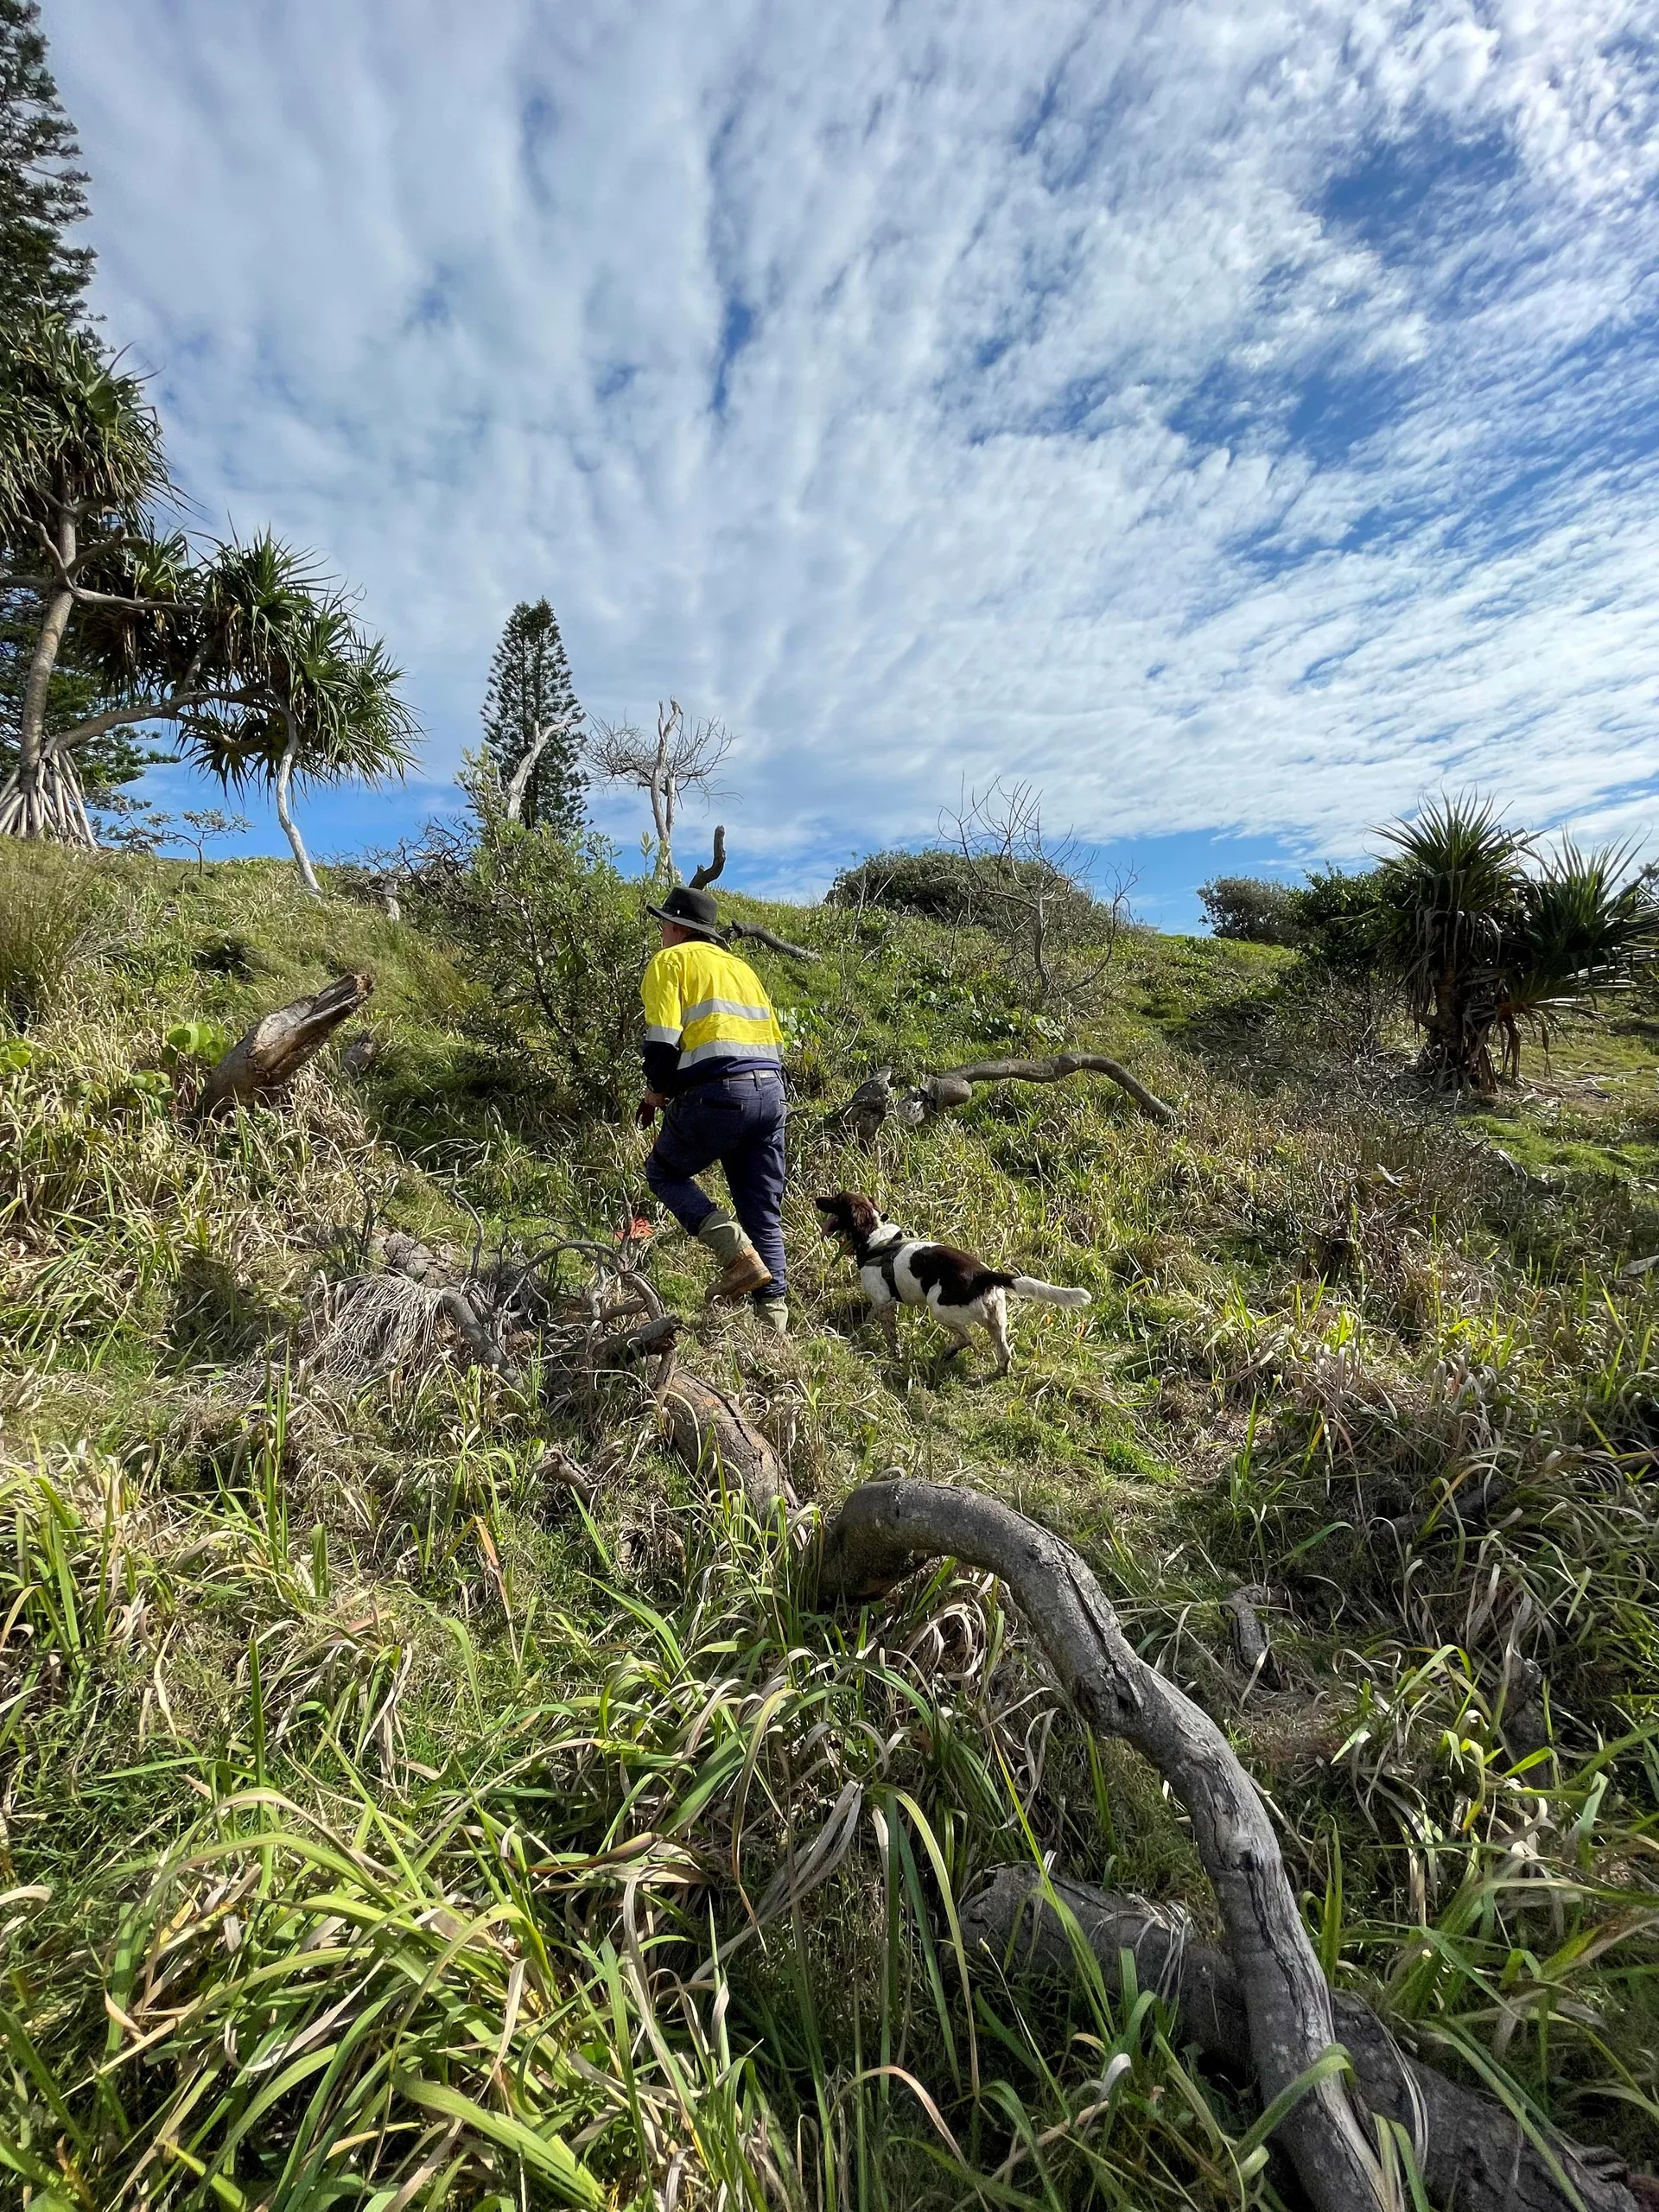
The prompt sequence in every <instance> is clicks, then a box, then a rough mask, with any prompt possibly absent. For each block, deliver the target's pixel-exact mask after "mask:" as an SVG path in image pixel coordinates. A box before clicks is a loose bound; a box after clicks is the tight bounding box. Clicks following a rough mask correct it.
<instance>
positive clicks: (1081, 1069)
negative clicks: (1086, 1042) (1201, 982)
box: [899, 1052, 1175, 1125]
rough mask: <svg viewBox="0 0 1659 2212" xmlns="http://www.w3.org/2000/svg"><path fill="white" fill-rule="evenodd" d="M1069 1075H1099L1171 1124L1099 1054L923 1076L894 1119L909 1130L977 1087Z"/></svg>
mask: <svg viewBox="0 0 1659 2212" xmlns="http://www.w3.org/2000/svg"><path fill="white" fill-rule="evenodd" d="M1071 1075H1103V1076H1104V1077H1106V1078H1107V1080H1108V1081H1109V1082H1110V1083H1115V1084H1116V1085H1117V1087H1118V1089H1119V1090H1124V1091H1127V1092H1128V1095H1129V1096H1130V1097H1131V1098H1133V1099H1134V1101H1135V1104H1136V1105H1137V1106H1138V1107H1139V1108H1140V1109H1141V1112H1142V1113H1143V1114H1145V1115H1147V1116H1149V1117H1150V1118H1151V1119H1152V1120H1153V1121H1154V1122H1165V1123H1166V1124H1167V1123H1169V1122H1173V1121H1174V1119H1175V1109H1174V1108H1173V1106H1170V1105H1167V1104H1166V1103H1165V1101H1164V1100H1163V1099H1161V1098H1160V1097H1159V1096H1157V1094H1156V1093H1155V1092H1154V1091H1151V1090H1147V1086H1146V1084H1144V1083H1142V1082H1141V1079H1140V1077H1138V1076H1134V1075H1131V1074H1130V1073H1129V1071H1128V1068H1126V1067H1125V1066H1124V1065H1123V1063H1122V1061H1121V1060H1109V1059H1108V1058H1106V1056H1105V1054H1104V1053H1103V1052H1053V1053H1051V1054H1050V1056H1049V1057H1048V1058H1046V1059H1043V1060H975V1061H972V1062H971V1063H970V1064H969V1065H968V1066H967V1067H965V1068H951V1069H950V1070H949V1071H948V1072H946V1073H945V1074H944V1075H935V1076H924V1077H922V1080H921V1081H920V1082H919V1083H918V1084H917V1085H916V1086H915V1088H914V1089H913V1090H912V1091H911V1092H910V1093H909V1095H908V1096H907V1097H906V1099H905V1100H904V1101H903V1102H902V1103H901V1104H900V1107H899V1118H900V1120H902V1121H906V1122H911V1123H912V1125H913V1124H914V1123H916V1122H925V1121H926V1120H928V1119H929V1118H930V1117H931V1116H932V1115H934V1114H939V1113H944V1112H946V1111H948V1110H949V1109H950V1108H952V1107H955V1106H965V1105H966V1104H967V1103H968V1101H969V1099H970V1098H971V1097H972V1096H973V1095H974V1085H975V1084H978V1083H1063V1082H1064V1081H1065V1078H1066V1077H1067V1076H1071Z"/></svg>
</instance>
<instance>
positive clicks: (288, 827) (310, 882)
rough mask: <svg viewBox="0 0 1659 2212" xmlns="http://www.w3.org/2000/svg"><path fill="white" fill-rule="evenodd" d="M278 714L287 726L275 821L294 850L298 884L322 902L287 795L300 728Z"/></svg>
mask: <svg viewBox="0 0 1659 2212" xmlns="http://www.w3.org/2000/svg"><path fill="white" fill-rule="evenodd" d="M281 713H282V716H283V721H285V722H286V723H287V725H288V742H287V744H286V745H285V746H283V757H282V759H281V760H279V761H278V762H277V784H276V792H277V820H278V821H279V822H280V823H282V825H283V835H284V836H286V837H287V839H288V842H289V846H290V847H291V848H292V849H293V854H294V865H295V866H296V868H298V869H299V871H300V881H301V882H302V884H303V885H304V886H305V887H306V889H307V890H308V892H309V893H310V894H311V896H312V898H314V899H321V896H322V886H321V884H320V883H319V882H318V881H317V879H316V874H315V870H314V869H313V868H312V866H311V855H310V854H309V853H308V852H307V851H306V849H305V840H304V839H303V838H302V836H301V835H300V826H299V824H298V823H297V822H296V821H295V819H294V816H293V811H292V810H291V808H290V805H289V791H290V790H291V788H292V785H293V781H294V764H295V762H296V760H298V759H299V756H300V728H299V724H298V723H297V722H296V720H295V718H294V715H293V712H292V710H291V709H289V708H287V707H284V708H283V709H281Z"/></svg>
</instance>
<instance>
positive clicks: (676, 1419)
mask: <svg viewBox="0 0 1659 2212" xmlns="http://www.w3.org/2000/svg"><path fill="white" fill-rule="evenodd" d="M662 1405H663V1414H664V1420H665V1421H666V1422H667V1424H668V1428H669V1433H670V1435H671V1438H672V1440H673V1444H674V1448H675V1450H676V1451H677V1452H678V1453H679V1455H680V1457H681V1459H683V1460H684V1461H685V1464H686V1465H687V1466H688V1467H690V1469H691V1471H693V1473H696V1472H697V1471H700V1470H701V1471H708V1470H709V1466H710V1465H711V1463H712V1464H713V1465H715V1466H717V1467H718V1469H719V1470H720V1471H721V1473H722V1474H723V1475H724V1476H725V1478H726V1479H727V1481H728V1482H733V1483H735V1484H738V1485H739V1486H741V1489H742V1491H743V1494H744V1496H745V1497H747V1499H748V1502H749V1510H750V1511H751V1512H752V1513H753V1515H754V1516H755V1517H756V1519H757V1520H762V1521H765V1520H770V1519H771V1517H772V1513H773V1511H774V1510H776V1508H777V1507H778V1506H779V1504H780V1503H781V1504H785V1505H788V1506H790V1507H791V1508H792V1507H793V1505H794V1503H795V1497H794V1493H793V1492H792V1491H791V1489H790V1487H789V1484H787V1483H786V1482H785V1479H784V1476H783V1472H782V1471H781V1469H780V1468H779V1465H778V1459H777V1454H776V1453H775V1452H773V1450H772V1446H771V1445H770V1444H768V1443H767V1441H766V1438H765V1437H764V1436H762V1435H761V1433H760V1430H759V1429H758V1428H756V1427H754V1426H753V1423H752V1422H751V1421H749V1420H748V1419H747V1416H746V1415H745V1414H744V1413H743V1412H742V1410H741V1408H740V1407H738V1406H736V1405H734V1403H733V1402H732V1401H731V1399H730V1398H728V1396H727V1395H726V1394H725V1392H724V1391H723V1390H716V1389H715V1387H714V1385H713V1383H705V1382H704V1381H703V1380H702V1377H701V1376H696V1375H690V1374H688V1373H687V1372H686V1370H684V1369H683V1368H681V1369H680V1370H678V1372H677V1374H676V1375H675V1376H674V1379H673V1380H672V1382H671V1383H670V1384H669V1386H668V1388H667V1389H666V1390H665V1391H664V1394H663V1401H662Z"/></svg>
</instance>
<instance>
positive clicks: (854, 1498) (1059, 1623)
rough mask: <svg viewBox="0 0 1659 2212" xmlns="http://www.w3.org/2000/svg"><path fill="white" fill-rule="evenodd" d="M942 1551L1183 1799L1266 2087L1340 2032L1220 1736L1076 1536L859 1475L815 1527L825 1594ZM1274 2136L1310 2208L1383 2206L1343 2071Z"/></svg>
mask: <svg viewBox="0 0 1659 2212" xmlns="http://www.w3.org/2000/svg"><path fill="white" fill-rule="evenodd" d="M937 1558H955V1559H959V1560H963V1562H964V1563H965V1564H966V1565H968V1566H970V1567H982V1568H988V1569H989V1571H990V1572H991V1573H994V1574H997V1575H1000V1576H1001V1579H1002V1580H1003V1581H1004V1582H1005V1583H1006V1584H1007V1587H1008V1591H1009V1593H1010V1595H1011V1596H1012V1597H1013V1599H1014V1602H1015V1604H1016V1605H1018V1606H1019V1608H1020V1611H1021V1612H1022V1613H1023V1614H1024V1615H1025V1617H1026V1620H1027V1624H1029V1626H1030V1628H1031V1630H1032V1631H1033V1634H1034V1635H1035V1636H1036V1637H1037V1638H1038V1640H1039V1643H1041V1645H1042V1647H1043V1649H1044V1651H1045V1652H1046V1654H1047V1656H1048V1659H1049V1662H1050V1664H1051V1665H1052V1667H1053V1669H1054V1670H1055V1673H1056V1674H1057V1675H1058V1678H1059V1681H1060V1684H1061V1687H1062V1688H1064V1689H1065V1692H1066V1694H1068V1695H1069V1696H1070V1697H1071V1700H1072V1701H1073V1703H1074V1704H1075V1705H1076V1706H1077V1709H1078V1711H1079V1712H1080V1713H1082V1715H1083V1717H1084V1720H1085V1721H1087V1722H1088V1724H1089V1725H1090V1726H1091V1727H1093V1728H1094V1729H1096V1731H1097V1732H1099V1733H1100V1734H1102V1735H1106V1736H1121V1737H1122V1738H1124V1739H1125V1740H1126V1741H1127V1742H1128V1743H1130V1744H1133V1745H1135V1749H1136V1750H1137V1751H1141V1752H1143V1753H1144V1754H1145V1755H1146V1757H1147V1758H1149V1759H1150V1760H1151V1761H1152V1764H1154V1766H1155V1767H1156V1768H1157V1769H1158V1771H1159V1772H1160V1774H1161V1775H1162V1777H1164V1779H1165V1781H1166V1783H1168V1784H1169V1786H1170V1788H1171V1789H1172V1790H1173V1792H1174V1794H1175V1795H1176V1796H1177V1797H1178V1798H1179V1800H1180V1802H1181V1803H1182V1804H1183V1805H1184V1806H1185V1808H1186V1810H1187V1812H1188V1813H1189V1815H1191V1816H1192V1830H1193V1836H1194V1840H1195V1841H1196V1842H1197V1845H1198V1853H1199V1856H1200V1858H1201V1859H1202V1860H1203V1862H1204V1868H1205V1872H1206V1873H1207V1874H1208V1875H1209V1877H1210V1880H1211V1885H1212V1886H1213V1888H1214V1890H1215V1892H1216V1900H1217V1904H1218V1905H1219V1907H1220V1909H1221V1915H1222V1919H1223V1922H1224V1925H1225V1927H1226V1929H1227V1940H1228V1946H1229V1948H1230V1953H1231V1956H1232V1962H1233V1967H1234V1970H1235V1972H1236V1975H1237V1977H1238V1983H1239V1987H1240V1990H1241V1993H1242V1996H1243V2009H1244V2014H1245V2018H1246V2019H1247V2020H1248V2023H1249V2051H1250V2055H1251V2057H1252V2058H1253V2060H1254V2062H1255V2072H1256V2078H1257V2080H1258V2081H1259V2082H1260V2083H1261V2086H1262V2096H1263V2099H1264V2100H1267V2101H1271V2100H1272V2099H1273V2098H1274V2097H1276V2096H1277V2095H1278V2094H1280V2092H1281V2090H1283V2089H1287V2088H1289V2087H1290V2086H1291V2084H1292V2083H1293V2082H1296V2081H1297V2080H1298V2079H1299V2078H1300V2076H1301V2075H1304V2074H1305V2073H1306V2071H1307V2069H1309V2068H1311V2067H1313V2065H1315V2063H1317V2062H1318V2061H1319V2058H1320V2057H1322V2056H1323V2055H1324V2054H1325V2051H1326V2050H1329V2049H1330V2048H1331V2046H1332V2044H1334V2043H1335V2042H1336V2041H1337V2034H1336V2029H1335V2025H1334V2024H1333V2020H1332V2009H1331V1992H1330V1990H1329V1988H1328V1987H1327V1986H1326V1984H1325V1976H1324V1974H1322V1973H1321V1972H1320V1970H1319V1961H1318V1960H1317V1958H1316V1957H1315V1956H1314V1954H1313V1946H1312V1944H1311V1943H1310V1942H1309V1940H1308V1936H1307V1930H1306V1928H1305V1927H1304V1925H1303V1923H1302V1916H1301V1914H1300V1910H1298V1907H1297V1904H1296V1899H1295V1897H1294V1895H1293V1894H1292V1891H1291V1887H1290V1885H1289V1883H1288V1881H1287V1879H1286V1878H1285V1869H1284V1862H1283V1860H1282V1859H1281V1856H1280V1853H1279V1842H1278V1838H1277V1837H1276V1836H1275V1834H1274V1829H1273V1824H1272V1822H1271V1821H1270V1820H1269V1819H1268V1813H1267V1808H1265V1806H1264V1805H1263V1804H1262V1799H1261V1797H1260V1796H1259V1795H1258V1793H1257V1791H1256V1789H1255V1784H1254V1783H1252V1782H1251V1780H1250V1778H1249V1775H1248V1774H1246V1772H1245V1771H1244V1769H1243V1766H1242V1765H1241V1764H1239V1762H1238V1759H1237V1758H1236V1756H1235V1755H1234V1752H1233V1751H1232V1748H1231V1746H1230V1745H1229V1743H1228V1741H1227V1738H1225V1736H1224V1735H1223V1734H1222V1732H1221V1731H1220V1729H1219V1728H1218V1727H1217V1726H1216V1724H1215V1722H1214V1721H1213V1720H1211V1719H1210V1717H1209V1715H1208V1714H1207V1713H1203V1712H1201V1711H1200V1710H1199V1709H1198V1707H1197V1706H1196V1705H1194V1704H1193V1703H1192V1700H1191V1699H1190V1698H1187V1697H1185V1696H1184V1695H1183V1694H1182V1693H1181V1692H1180V1691H1179V1689H1177V1688H1176V1687H1175V1685H1174V1684H1173V1682H1171V1681H1166V1679H1165V1677H1164V1676H1163V1675H1160V1674H1158V1673H1157V1672H1156V1671H1155V1670H1154V1669H1153V1668H1151V1667H1149V1666H1148V1665H1147V1663H1146V1662H1145V1661H1144V1660H1143V1659H1142V1658H1141V1657H1140V1656H1139V1655H1138V1654H1137V1653H1136V1652H1135V1649H1133V1648H1132V1646H1131V1645H1130V1644H1129V1643H1128V1640H1127V1639H1126V1637H1124V1635H1123V1632H1122V1630H1121V1629H1120V1628H1119V1626H1118V1624H1117V1618H1116V1615H1115V1614H1114V1612H1113V1611H1112V1609H1111V1607H1110V1605H1109V1604H1108V1603H1107V1601H1106V1598H1105V1595H1104V1593H1103V1592H1102V1590H1101V1588H1100V1586H1099V1584H1098V1583H1097V1582H1096V1580H1095V1578H1094V1576H1093V1575H1092V1574H1091V1573H1090V1571H1089V1569H1088V1567H1086V1566H1084V1562H1083V1560H1081V1559H1080V1558H1079V1557H1078V1556H1077V1553H1076V1552H1075V1551H1073V1550H1072V1548H1071V1546H1070V1545H1069V1544H1065V1543H1063V1542H1062V1541H1060V1539H1059V1538H1058V1536H1055V1535H1051V1534H1050V1533H1049V1531H1048V1530H1047V1529H1040V1528H1039V1527H1038V1526H1037V1524H1036V1523H1035V1522H1033V1521H1028V1520H1027V1519H1026V1517H1025V1516H1024V1515H1023V1514H1020V1513H1016V1512H1014V1510H1013V1509H1012V1508H1011V1507H1009V1506H1006V1505H1003V1504H1001V1503H999V1502H998V1501H997V1500H996V1499H995V1498H988V1497H981V1496H979V1495H978V1494H977V1493H976V1492H975V1491H962V1490H948V1489H946V1488H944V1486H943V1485H942V1484H937V1483H925V1482H903V1481H886V1482H875V1483H865V1484H862V1485H861V1487H860V1488H859V1489H857V1490H855V1491H854V1492H853V1493H852V1495H851V1497H849V1498H848V1499H847V1501H846V1503H844V1504H843V1505H842V1508H841V1510H840V1511H839V1512H838V1513H837V1514H836V1516H835V1518H834V1519H833V1520H832V1521H831V1522H829V1525H828V1527H827V1528H826V1529H825V1531H824V1535H823V1548H822V1551H821V1554H820V1559H819V1573H818V1594H819V1598H820V1599H821V1601H822V1602H824V1603H826V1604H842V1605H845V1604H849V1603H857V1602H858V1601H860V1600H861V1599H873V1598H878V1597H880V1596H882V1595H884V1594H885V1593H886V1592H887V1591H888V1590H890V1589H892V1588H893V1586H894V1585H895V1584H896V1583H898V1582H899V1581H901V1580H903V1579H904V1578H905V1577H906V1575H907V1574H909V1573H911V1572H912V1569H913V1568H914V1567H917V1566H918V1564H919V1563H920V1562H921V1561H923V1560H928V1559H937ZM1279 2135H1280V2138H1281V2140H1282V2141H1283V2143H1284V2145H1285V2147H1286V2149H1287V2151H1288V2152H1289V2153H1290V2157H1291V2158H1292V2160H1293V2162H1294V2165H1295V2167H1296V2171H1297V2173H1298V2175H1299V2177H1300V2180H1301V2183H1302V2186H1303V2188H1304V2189H1305V2190H1306V2193H1307V2196H1308V2200H1309V2202H1310V2203H1312V2204H1313V2206H1314V2207H1315V2208H1316V2212H1378V2208H1379V2207H1380V2206H1382V2205H1383V2202H1385V2200H1384V2197H1383V2181H1382V2177H1381V2172H1380V2170H1379V2167H1378V2164H1377V2159H1376V2152H1375V2150H1374V2149H1373V2147H1372V2132H1371V2128H1370V2124H1369V2121H1368V2120H1367V2119H1366V2118H1365V2117H1364V2116H1363V2113H1361V2111H1359V2110H1358V2109H1357V2107H1356V2106H1355V2104H1354V2102H1353V2101H1352V2099H1351V2096H1350V2094H1349V2092H1348V2089H1347V2088H1346V2086H1345V2085H1344V2082H1341V2081H1339V2080H1338V2079H1335V2078H1332V2077H1330V2076H1327V2077H1325V2079H1323V2080H1321V2081H1319V2082H1315V2083H1314V2085H1313V2087H1312V2088H1309V2089H1308V2090H1307V2092H1306V2094H1305V2095H1304V2096H1303V2097H1302V2098H1301V2100H1300V2102H1299V2103H1298V2104H1297V2105H1296V2106H1295V2107H1294V2110H1293V2111H1292V2112H1291V2113H1290V2114H1289V2115H1288V2116H1287V2119H1286V2120H1284V2121H1283V2123H1282V2124H1281V2127H1280V2129H1279Z"/></svg>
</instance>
